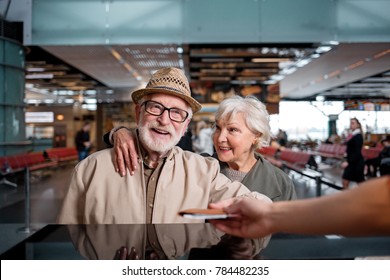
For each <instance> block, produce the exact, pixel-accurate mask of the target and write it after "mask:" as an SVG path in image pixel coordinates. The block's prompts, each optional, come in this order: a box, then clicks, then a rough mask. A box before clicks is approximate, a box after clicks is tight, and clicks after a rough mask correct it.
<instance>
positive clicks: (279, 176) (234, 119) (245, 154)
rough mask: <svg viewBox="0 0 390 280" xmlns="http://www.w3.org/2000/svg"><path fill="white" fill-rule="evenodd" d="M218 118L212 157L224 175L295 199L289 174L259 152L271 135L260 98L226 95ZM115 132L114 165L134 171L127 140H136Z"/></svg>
mask: <svg viewBox="0 0 390 280" xmlns="http://www.w3.org/2000/svg"><path fill="white" fill-rule="evenodd" d="M215 120H216V124H215V132H214V135H213V143H214V147H215V150H216V154H214V155H213V157H215V158H216V159H218V160H219V164H220V166H221V172H222V173H223V174H224V175H226V176H227V177H228V178H229V179H231V180H233V181H239V182H241V183H242V184H244V185H245V186H247V187H248V188H249V189H250V190H251V191H256V192H259V193H261V194H264V195H266V196H267V197H269V198H270V199H271V200H272V201H280V200H292V199H296V193H295V187H294V184H293V182H292V180H291V179H290V178H289V177H288V175H287V174H286V173H284V172H283V171H282V170H281V169H279V168H277V167H275V166H274V165H272V164H271V163H270V162H268V161H267V160H265V159H264V158H263V157H262V156H261V155H260V154H257V153H256V150H257V149H259V148H261V147H262V146H268V145H269V142H270V139H271V131H270V125H269V115H268V112H267V110H266V108H265V105H264V104H263V103H262V102H261V101H259V100H258V99H257V98H256V97H253V96H247V97H245V98H243V97H240V96H233V97H230V98H227V99H225V100H223V101H222V102H221V103H220V105H219V107H218V109H217V112H216V114H215ZM114 129H115V128H114ZM111 134H112V133H111ZM112 135H113V136H114V146H115V152H116V153H117V154H118V155H117V161H116V162H114V164H115V167H116V169H117V170H118V172H120V174H122V176H124V175H125V174H126V173H125V171H126V167H127V168H128V169H129V171H130V174H131V172H133V170H135V169H136V168H137V167H136V165H135V163H136V161H135V159H134V158H136V155H135V153H134V149H133V148H129V147H130V145H129V144H128V143H132V142H133V141H132V139H131V132H129V131H128V130H127V129H120V130H117V131H116V132H115V133H114V134H112ZM122 143H126V145H122ZM131 146H134V145H133V144H132V145H131ZM130 159H131V160H130ZM134 168H135V169H134Z"/></svg>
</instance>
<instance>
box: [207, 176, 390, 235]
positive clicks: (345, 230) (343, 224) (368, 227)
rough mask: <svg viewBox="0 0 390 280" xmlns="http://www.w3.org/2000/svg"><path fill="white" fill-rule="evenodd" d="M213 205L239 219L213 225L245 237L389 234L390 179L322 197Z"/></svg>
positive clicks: (373, 181)
mask: <svg viewBox="0 0 390 280" xmlns="http://www.w3.org/2000/svg"><path fill="white" fill-rule="evenodd" d="M209 206H210V208H214V209H224V211H225V212H227V213H229V214H233V215H234V216H235V217H234V218H229V219H227V220H209V222H210V223H212V224H213V225H215V226H216V227H217V229H219V230H221V231H223V232H226V233H228V234H231V235H235V236H240V237H245V238H259V237H264V236H267V235H269V234H273V233H277V232H283V233H292V234H311V235H312V234H321V235H325V234H340V235H346V236H367V235H389V234H390V215H389V213H390V176H385V177H381V178H375V179H371V180H368V181H366V182H363V183H361V184H359V185H358V187H357V188H353V189H350V190H347V191H344V192H341V193H337V194H332V195H327V196H322V197H318V198H311V199H303V200H295V201H278V202H275V203H272V204H268V203H262V202H258V201H253V200H251V199H240V200H236V201H229V200H228V201H221V202H218V203H213V204H210V205H209Z"/></svg>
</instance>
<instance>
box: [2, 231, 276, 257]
mask: <svg viewBox="0 0 390 280" xmlns="http://www.w3.org/2000/svg"><path fill="white" fill-rule="evenodd" d="M269 239H270V237H266V238H261V239H243V238H238V237H233V236H229V235H225V234H223V233H222V232H220V231H218V230H216V229H215V228H214V227H213V226H212V225H211V224H155V225H152V224H148V225H144V224H134V225H123V224H121V225H49V226H46V227H45V228H43V229H42V230H40V231H39V232H37V233H36V234H34V235H33V236H31V237H30V238H28V239H26V240H25V241H24V242H22V243H20V244H18V245H16V246H15V247H13V248H11V249H10V250H9V251H7V252H5V253H4V254H3V255H1V259H91V260H97V259H99V260H110V259H135V260H136V259H253V258H256V257H257V256H258V255H259V253H260V251H261V250H262V249H263V248H264V247H266V246H267V244H268V242H269Z"/></svg>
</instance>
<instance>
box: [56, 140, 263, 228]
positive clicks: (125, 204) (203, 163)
mask: <svg viewBox="0 0 390 280" xmlns="http://www.w3.org/2000/svg"><path fill="white" fill-rule="evenodd" d="M113 153H114V151H113V150H112V149H106V150H102V151H99V152H96V153H94V154H92V155H90V156H89V157H88V158H86V159H85V160H83V161H81V162H80V163H79V164H78V165H77V166H76V167H75V169H74V172H73V174H72V179H71V182H70V186H69V190H68V193H67V195H66V197H65V199H64V204H63V208H62V210H61V213H60V215H59V218H58V222H59V223H61V224H134V223H141V224H142V223H146V207H153V215H152V223H196V222H198V223H199V222H203V221H202V220H200V221H199V220H192V219H186V218H183V217H181V216H179V215H178V212H180V211H182V210H185V209H188V208H207V206H208V204H209V203H210V202H216V201H220V200H224V199H227V198H231V197H235V196H239V195H244V194H246V195H249V196H255V197H260V198H263V199H268V198H265V197H264V196H262V195H260V194H258V193H250V191H249V190H248V189H247V188H246V187H245V186H244V185H242V184H241V183H238V182H231V181H230V180H229V179H228V178H227V177H226V176H225V175H223V174H221V173H220V169H219V163H218V161H217V160H215V159H213V158H205V157H203V156H200V155H197V154H194V153H191V152H187V151H183V150H182V149H180V148H178V147H175V148H173V149H172V151H171V153H170V154H169V155H168V157H167V159H166V162H165V164H164V166H163V168H162V171H161V176H160V178H158V179H157V180H158V183H157V190H156V196H155V202H154V205H152V206H149V205H146V202H145V201H146V186H145V182H144V176H143V174H144V170H143V164H140V165H139V166H140V167H139V168H138V169H137V170H136V172H135V174H134V175H133V176H130V175H129V174H127V175H126V176H124V177H121V176H120V175H119V174H118V173H117V172H115V170H114V164H113V158H114V157H113ZM150 180H153V178H150Z"/></svg>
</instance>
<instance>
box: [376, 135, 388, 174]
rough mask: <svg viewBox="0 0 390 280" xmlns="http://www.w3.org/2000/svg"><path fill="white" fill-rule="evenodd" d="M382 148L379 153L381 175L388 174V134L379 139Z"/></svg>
mask: <svg viewBox="0 0 390 280" xmlns="http://www.w3.org/2000/svg"><path fill="white" fill-rule="evenodd" d="M381 143H382V145H383V149H382V151H381V152H380V154H379V160H380V161H379V173H380V174H381V176H384V175H390V135H387V136H386V138H385V139H383V140H382V141H381Z"/></svg>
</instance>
